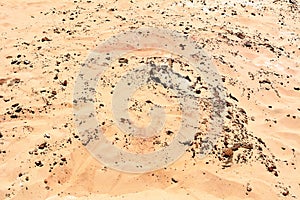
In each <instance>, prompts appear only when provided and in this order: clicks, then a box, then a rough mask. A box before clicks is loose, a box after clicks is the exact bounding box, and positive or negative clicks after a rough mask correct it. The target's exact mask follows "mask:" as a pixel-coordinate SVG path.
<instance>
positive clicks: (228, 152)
mask: <svg viewBox="0 0 300 200" xmlns="http://www.w3.org/2000/svg"><path fill="white" fill-rule="evenodd" d="M223 156H224V157H226V158H231V157H232V156H233V151H232V149H231V148H226V149H224V150H223Z"/></svg>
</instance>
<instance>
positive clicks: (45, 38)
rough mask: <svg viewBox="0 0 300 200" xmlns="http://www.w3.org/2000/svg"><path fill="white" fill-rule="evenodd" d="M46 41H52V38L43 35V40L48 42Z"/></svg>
mask: <svg viewBox="0 0 300 200" xmlns="http://www.w3.org/2000/svg"><path fill="white" fill-rule="evenodd" d="M46 41H52V40H51V39H49V38H47V37H43V38H42V42H46Z"/></svg>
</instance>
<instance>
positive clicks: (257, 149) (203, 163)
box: [0, 0, 300, 200]
mask: <svg viewBox="0 0 300 200" xmlns="http://www.w3.org/2000/svg"><path fill="white" fill-rule="evenodd" d="M291 2H296V1H275V2H273V1H256V2H255V3H253V2H252V3H251V2H250V1H249V2H246V1H238V0H237V1H230V2H228V3H227V4H225V3H223V2H219V1H209V2H206V3H204V1H202V2H194V3H192V2H190V1H180V2H179V1H176V2H175V1H174V2H171V1H164V2H163V3H162V2H160V1H151V2H148V1H131V2H130V1H128V2H127V1H114V2H102V1H101V2H98V1H86V0H85V1H79V0H78V1H58V0H55V1H50V0H49V1H40V0H34V1H20V0H13V1H9V2H6V1H1V2H0V9H1V12H0V19H1V20H0V34H1V37H0V44H1V46H0V55H1V61H2V63H1V70H0V97H1V98H0V102H1V104H0V172H1V173H0V199H49V200H50V199H171V198H172V199H299V198H300V181H299V180H300V177H299V174H300V171H299V168H300V160H299V156H300V135H299V134H300V103H299V99H300V68H299V66H300V60H299V57H300V51H299V48H300V46H299V44H300V42H299V40H300V30H299V27H300V15H299V8H297V3H294V4H293V3H291ZM298 7H300V6H299V5H298ZM143 26H150V27H164V28H169V29H175V30H178V31H180V32H186V34H187V35H189V36H190V37H191V38H192V39H193V40H196V41H198V42H199V43H200V44H202V45H203V47H204V50H205V51H206V52H207V53H208V54H209V55H210V56H211V58H212V61H213V63H214V64H215V66H216V67H217V68H218V70H219V72H220V74H221V75H222V76H223V77H224V84H225V86H226V88H227V91H226V94H227V98H226V101H227V102H228V103H227V105H226V106H227V111H229V112H228V116H227V117H226V122H225V125H224V131H223V133H222V137H221V138H220V142H219V143H218V145H217V146H216V149H215V150H214V151H213V152H212V153H211V154H210V155H208V156H207V157H205V158H204V159H197V158H192V152H193V150H192V149H194V150H195V149H196V147H195V146H194V145H196V143H197V141H194V142H195V143H194V145H193V146H191V148H190V149H189V152H187V153H186V154H185V155H184V156H183V157H182V158H181V159H180V160H178V161H177V162H176V163H174V164H173V165H171V166H169V167H167V168H165V169H161V170H158V171H154V172H151V173H146V174H126V173H122V172H118V171H114V170H111V169H108V168H106V167H104V166H103V165H102V164H100V163H99V162H98V161H97V160H96V159H94V158H93V156H91V155H90V154H89V153H88V151H87V150H86V149H85V148H84V146H83V145H82V144H81V142H80V141H79V140H78V135H77V134H78V133H77V131H76V129H75V127H74V121H73V118H74V117H73V109H72V108H73V105H72V102H73V99H72V97H73V96H72V95H73V88H74V82H75V79H76V77H77V75H78V71H79V69H80V66H81V64H82V63H84V61H85V59H86V57H87V55H88V53H89V51H90V50H91V49H93V48H95V46H96V44H97V43H99V42H101V41H103V40H104V39H107V38H109V37H110V36H112V35H114V34H116V33H118V32H119V31H121V30H127V29H129V28H138V27H143ZM129 62H130V61H129ZM233 147H236V148H235V149H234V151H233V155H232V156H231V155H230V156H229V157H230V158H226V156H225V154H224V151H226V150H227V151H228V149H232V148H233ZM224 166H226V167H224Z"/></svg>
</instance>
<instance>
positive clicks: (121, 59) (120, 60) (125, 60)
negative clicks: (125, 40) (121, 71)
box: [119, 58, 128, 64]
mask: <svg viewBox="0 0 300 200" xmlns="http://www.w3.org/2000/svg"><path fill="white" fill-rule="evenodd" d="M119 63H126V64H128V59H126V58H120V59H119Z"/></svg>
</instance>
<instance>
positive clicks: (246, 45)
mask: <svg viewBox="0 0 300 200" xmlns="http://www.w3.org/2000/svg"><path fill="white" fill-rule="evenodd" d="M244 45H245V47H251V46H252V45H251V43H250V42H249V41H247V42H245V44H244Z"/></svg>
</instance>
